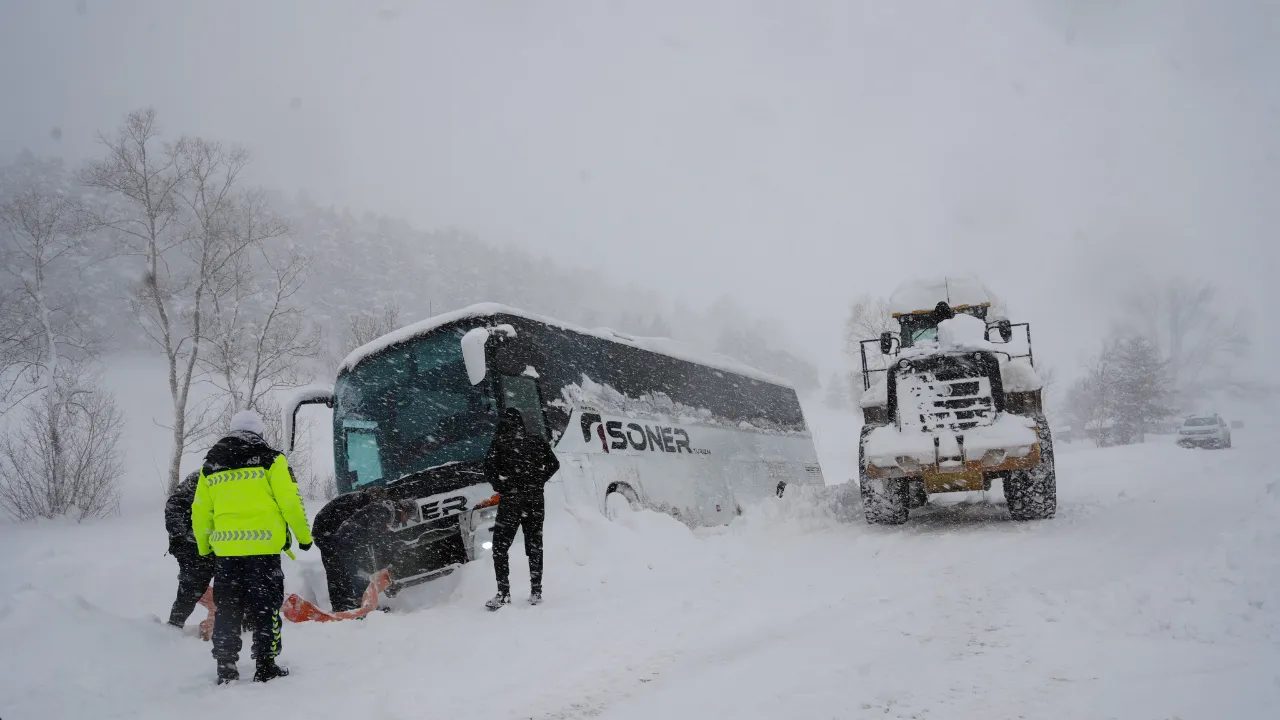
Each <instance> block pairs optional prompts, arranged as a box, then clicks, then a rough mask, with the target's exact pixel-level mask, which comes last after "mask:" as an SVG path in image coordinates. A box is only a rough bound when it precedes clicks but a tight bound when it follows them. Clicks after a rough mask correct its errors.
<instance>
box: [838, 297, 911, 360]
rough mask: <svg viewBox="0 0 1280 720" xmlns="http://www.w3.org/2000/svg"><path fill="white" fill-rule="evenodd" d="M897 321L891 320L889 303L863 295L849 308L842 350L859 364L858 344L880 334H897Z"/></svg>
mask: <svg viewBox="0 0 1280 720" xmlns="http://www.w3.org/2000/svg"><path fill="white" fill-rule="evenodd" d="M897 331H898V321H897V320H895V319H893V313H892V312H891V311H890V310H889V301H888V300H886V299H884V298H873V297H872V296H871V295H869V294H864V295H862V296H861V297H859V298H858V299H857V300H855V301H854V302H853V306H852V307H850V308H849V319H847V320H845V323H844V349H845V352H846V353H848V354H849V356H850V357H852V358H853V359H854V360H857V361H858V362H861V358H862V355H861V353H860V351H859V344H860V343H861V342H862V341H863V340H873V339H875V338H878V337H880V335H881V334H882V333H886V332H897Z"/></svg>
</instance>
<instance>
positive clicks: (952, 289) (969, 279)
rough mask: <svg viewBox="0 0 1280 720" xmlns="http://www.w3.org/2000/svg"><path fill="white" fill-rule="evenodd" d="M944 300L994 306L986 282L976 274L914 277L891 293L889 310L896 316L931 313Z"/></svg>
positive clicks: (954, 305) (956, 304) (957, 304)
mask: <svg viewBox="0 0 1280 720" xmlns="http://www.w3.org/2000/svg"><path fill="white" fill-rule="evenodd" d="M940 302H945V303H947V305H949V306H950V307H952V308H960V307H966V306H974V305H990V304H991V297H990V296H989V295H988V294H987V288H986V286H985V285H983V284H982V281H981V280H979V279H978V278H976V277H973V276H972V275H948V276H940V277H930V278H913V279H911V280H906V281H904V282H903V283H902V284H901V285H899V286H898V288H897V289H896V290H894V291H893V294H892V295H890V296H889V312H890V313H892V314H893V316H894V317H897V316H898V315H910V314H912V313H919V312H931V311H932V310H933V309H934V308H935V307H937V306H938V303H940Z"/></svg>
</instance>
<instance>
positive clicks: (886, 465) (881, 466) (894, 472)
mask: <svg viewBox="0 0 1280 720" xmlns="http://www.w3.org/2000/svg"><path fill="white" fill-rule="evenodd" d="M867 464H868V465H869V466H870V469H872V470H875V471H876V474H878V475H884V476H887V477H902V474H903V473H902V468H900V467H898V464H897V463H896V462H894V461H893V460H891V459H889V458H871V459H870V460H869V461H868V463H867Z"/></svg>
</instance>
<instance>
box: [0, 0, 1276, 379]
mask: <svg viewBox="0 0 1280 720" xmlns="http://www.w3.org/2000/svg"><path fill="white" fill-rule="evenodd" d="M1276 8H1277V4H1276V3H1272V2H1268V1H1267V0H1254V1H1249V0H1239V1H1228V0H1214V1H1211V0H1203V1H1202V2H1196V1H1193V0H1003V1H1000V0H981V1H979V0H965V2H947V1H945V0H934V1H930V2H925V1H924V0H916V1H914V2H912V1H906V2H885V1H884V0H856V1H855V0H848V1H834V0H833V1H831V2H781V1H775V2H762V1H753V2H709V1H707V2H704V1H701V0H660V1H654V0H645V1H639V0H637V1H636V2H627V3H615V2H514V1H511V2H491V1H485V0H468V1H466V2H440V3H414V2H407V1H400V2H394V1H392V0H383V1H382V2H381V4H377V3H374V2H363V1H360V0H351V1H350V2H337V1H335V0H262V1H256V0H219V1H218V2H194V1H186V0H25V1H24V0H0V68H3V72H2V73H0V153H11V152H15V151H18V150H21V149H24V148H25V149H30V150H31V151H32V152H35V153H39V154H60V155H63V156H66V157H68V158H69V159H71V160H75V159H78V158H82V157H84V156H85V155H86V154H89V153H94V152H96V148H95V145H94V134H95V133H96V132H97V131H99V130H109V129H111V128H113V127H115V126H116V125H117V124H118V123H119V121H120V119H121V118H122V116H123V115H124V114H125V113H127V112H128V111H130V110H132V109H135V108H137V107H141V106H144V105H154V106H155V107H156V108H157V109H158V110H159V112H160V118H161V121H162V123H163V124H164V126H165V128H166V129H168V130H170V131H171V132H172V133H173V134H175V135H176V134H178V133H192V134H204V135H209V136H214V137H217V138H219V139H224V140H232V141H238V142H241V143H243V144H245V145H247V146H248V147H249V148H250V149H251V150H252V151H253V152H254V157H255V163H254V173H255V176H256V179H258V180H260V181H261V182H263V183H265V184H268V185H270V186H273V187H276V188H279V189H282V190H285V191H288V192H294V191H299V190H305V191H307V192H308V193H309V194H310V195H311V196H312V197H313V198H314V199H315V200H317V201H319V202H324V203H328V202H333V203H335V204H337V205H339V206H343V205H345V206H349V207H350V208H351V209H352V211H353V212H360V211H363V210H374V211H376V212H385V213H387V214H391V215H396V216H402V217H405V218H407V219H410V220H411V221H413V222H414V223H415V224H417V225H419V226H420V227H422V228H423V229H430V228H433V227H440V226H456V227H462V228H466V229H469V230H472V231H474V232H475V233H477V234H478V235H480V236H482V237H483V238H485V239H487V240H490V241H494V242H499V243H510V244H518V245H521V246H524V247H528V248H534V249H536V250H539V251H541V252H544V253H546V254H547V255H549V256H551V257H553V258H556V259H558V260H561V261H566V262H571V263H574V264H576V265H578V266H582V267H587V268H601V269H604V270H606V271H607V272H608V273H610V274H612V275H613V276H616V277H618V278H622V279H626V280H632V281H635V282H636V283H638V284H640V285H644V286H648V287H652V288H654V289H658V290H661V291H663V292H665V293H668V294H670V295H671V296H673V297H675V298H681V299H685V300H686V301H689V302H692V303H697V304H706V303H709V302H711V301H712V300H714V299H715V298H716V297H718V296H720V295H721V294H728V295H730V296H732V297H734V298H736V299H737V300H739V301H740V302H742V303H743V304H745V305H746V306H747V307H749V308H750V309H751V310H752V311H754V312H759V313H761V314H764V315H770V316H774V317H779V318H784V319H786V323H787V325H788V328H789V331H790V332H791V333H792V334H793V337H794V338H795V340H796V343H797V346H798V347H799V348H800V349H802V350H805V351H808V352H809V354H810V355H811V357H812V358H813V359H815V360H817V361H818V362H819V363H820V364H821V365H822V367H823V370H824V371H830V370H833V369H836V368H837V367H839V366H840V365H841V358H840V355H839V349H840V326H841V323H842V321H843V319H844V316H845V314H846V306H847V303H848V302H849V301H850V300H851V299H852V298H853V297H854V296H856V295H858V294H859V293H862V292H872V293H875V294H887V293H888V292H890V291H891V290H892V288H893V287H894V286H895V285H896V284H897V282H898V280H899V279H900V278H901V277H902V276H903V275H911V274H934V273H938V274H940V273H943V272H949V271H966V272H975V273H977V274H979V275H981V276H982V277H983V278H984V279H985V280H986V281H987V283H988V284H989V285H990V286H991V287H992V289H993V290H994V291H995V292H997V293H998V294H1000V295H1001V296H1003V297H1004V298H1005V299H1007V301H1008V302H1009V304H1010V306H1011V308H1012V311H1013V315H1014V317H1015V319H1019V320H1029V321H1031V322H1032V323H1034V324H1035V326H1036V340H1037V350H1038V353H1039V357H1041V358H1046V359H1048V361H1049V362H1050V363H1052V364H1054V365H1057V366H1060V367H1061V369H1062V370H1063V371H1064V373H1069V372H1071V371H1073V369H1074V368H1073V367H1072V366H1074V365H1075V363H1076V362H1077V361H1078V360H1080V359H1082V358H1083V356H1084V355H1085V354H1086V353H1087V352H1089V351H1091V350H1092V349H1093V344H1094V342H1095V341H1096V340H1097V339H1098V338H1099V337H1100V336H1101V333H1102V331H1103V330H1104V329H1105V326H1106V324H1107V314H1108V313H1110V312H1118V311H1122V308H1121V307H1120V306H1118V304H1117V300H1118V297H1119V294H1120V293H1121V292H1122V291H1123V290H1124V288H1125V286H1126V284H1127V283H1129V282H1131V280H1132V279H1133V278H1134V277H1138V276H1141V275H1143V274H1149V275H1152V276H1159V275H1163V274H1170V273H1181V274H1187V275H1194V276H1203V277H1208V278H1210V279H1214V280H1216V281H1218V282H1219V283H1220V284H1222V285H1223V289H1224V292H1225V293H1227V294H1228V296H1229V297H1230V298H1231V299H1232V300H1234V301H1236V302H1238V303H1240V304H1243V305H1248V306H1250V307H1253V308H1257V309H1259V310H1262V309H1265V305H1266V304H1267V301H1268V300H1269V299H1270V297H1271V295H1272V293H1271V292H1270V291H1271V289H1272V287H1273V285H1274V284H1275V282H1276V278H1277V271H1280V250H1278V249H1277V247H1276V240H1275V239H1274V236H1275V227H1276V224H1277V221H1278V220H1280V209H1278V207H1277V206H1278V204H1280V203H1277V198H1280V170H1278V169H1277V168H1278V157H1280V136H1278V135H1277V128H1278V127H1280V123H1278V122H1277V120H1278V119H1280V82H1278V81H1277V78H1280V42H1277V41H1278V40H1280V11H1278V10H1277V9H1276ZM54 128H57V129H58V130H59V131H60V133H58V134H60V138H59V139H54V134H55V133H53V129H54ZM1255 320H1256V322H1257V331H1256V334H1257V336H1258V337H1257V340H1258V345H1259V347H1258V348H1257V356H1258V357H1259V358H1260V359H1259V360H1258V361H1257V362H1262V360H1261V359H1262V358H1274V357H1275V356H1276V353H1275V350H1276V348H1277V347H1280V331H1278V330H1277V327H1276V326H1277V325H1280V324H1278V323H1276V322H1275V321H1274V320H1273V319H1271V318H1268V317H1265V316H1255ZM824 377H825V376H824Z"/></svg>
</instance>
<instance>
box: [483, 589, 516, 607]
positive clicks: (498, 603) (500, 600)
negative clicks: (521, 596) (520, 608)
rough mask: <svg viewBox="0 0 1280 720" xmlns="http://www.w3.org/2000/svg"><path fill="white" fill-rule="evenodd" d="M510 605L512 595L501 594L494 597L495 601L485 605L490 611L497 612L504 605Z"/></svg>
mask: <svg viewBox="0 0 1280 720" xmlns="http://www.w3.org/2000/svg"><path fill="white" fill-rule="evenodd" d="M510 603H511V593H503V592H500V593H498V594H497V595H494V596H493V599H492V600H490V601H489V602H487V603H485V604H484V606H485V607H487V608H489V609H490V610H497V609H498V608H500V607H502V606H503V605H509V604H510Z"/></svg>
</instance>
